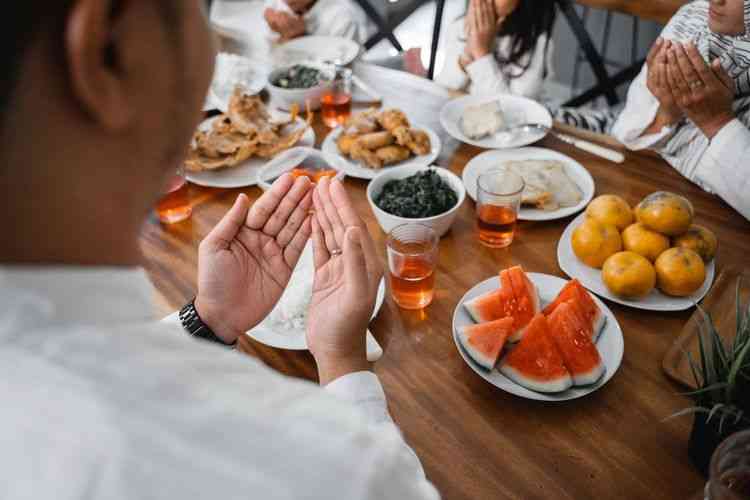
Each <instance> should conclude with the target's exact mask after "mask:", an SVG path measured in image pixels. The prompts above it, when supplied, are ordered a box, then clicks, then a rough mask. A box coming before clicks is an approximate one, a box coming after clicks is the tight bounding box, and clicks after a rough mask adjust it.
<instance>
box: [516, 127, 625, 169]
mask: <svg viewBox="0 0 750 500" xmlns="http://www.w3.org/2000/svg"><path fill="white" fill-rule="evenodd" d="M502 132H509V133H513V132H523V133H525V134H534V133H538V132H542V133H544V134H545V135H546V134H552V135H554V136H555V137H557V138H558V139H560V140H561V141H563V142H565V143H567V144H570V145H572V146H575V147H577V148H578V149H582V150H584V151H588V152H589V153H591V154H593V155H596V156H600V157H602V158H604V159H606V160H609V161H612V162H615V163H622V162H624V161H625V155H623V154H622V153H620V152H619V151H615V150H614V149H609V148H605V147H604V146H600V145H598V144H594V143H593V142H589V141H584V140H583V139H577V138H575V137H573V136H570V135H567V134H561V133H560V132H557V131H555V130H552V129H551V128H550V127H548V126H546V125H543V124H541V123H523V124H521V125H516V126H513V127H509V128H506V129H503V130H502Z"/></svg>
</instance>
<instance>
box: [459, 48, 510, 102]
mask: <svg viewBox="0 0 750 500" xmlns="http://www.w3.org/2000/svg"><path fill="white" fill-rule="evenodd" d="M466 73H467V74H468V75H469V79H470V80H471V84H470V86H469V89H470V90H469V91H470V92H471V93H472V94H480V95H498V94H507V93H509V92H510V87H508V81H507V79H506V78H505V75H503V72H502V71H501V70H500V65H499V64H498V63H497V59H495V54H494V52H491V53H489V54H487V55H486V56H484V57H480V58H479V59H477V60H476V61H474V62H472V63H471V64H469V65H468V66H466Z"/></svg>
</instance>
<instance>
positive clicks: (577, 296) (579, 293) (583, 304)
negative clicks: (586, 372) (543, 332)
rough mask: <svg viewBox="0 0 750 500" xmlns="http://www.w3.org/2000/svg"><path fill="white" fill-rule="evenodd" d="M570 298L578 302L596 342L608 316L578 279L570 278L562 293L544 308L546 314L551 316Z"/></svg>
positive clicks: (578, 306)
mask: <svg viewBox="0 0 750 500" xmlns="http://www.w3.org/2000/svg"><path fill="white" fill-rule="evenodd" d="M569 300H573V301H574V302H575V303H576V306H577V308H578V310H579V311H580V313H581V314H582V315H583V317H584V318H585V319H586V322H587V323H588V325H589V331H590V332H591V339H592V340H593V341H594V342H596V341H597V339H598V338H599V335H600V334H601V332H602V330H603V329H604V325H605V324H606V322H607V317H606V316H605V315H604V313H603V312H602V310H601V309H600V308H599V306H598V305H596V302H594V299H593V298H592V297H591V294H590V293H589V291H588V290H586V288H584V286H583V285H581V282H580V281H578V280H577V279H574V280H570V281H568V282H567V283H566V284H565V286H564V287H563V289H562V290H560V293H558V294H557V297H556V298H555V300H554V301H552V303H550V304H549V305H548V306H547V307H545V308H544V311H543V312H544V315H545V316H549V315H550V314H552V312H553V311H554V310H555V309H556V308H557V307H558V306H559V305H560V304H562V303H564V302H567V301H569Z"/></svg>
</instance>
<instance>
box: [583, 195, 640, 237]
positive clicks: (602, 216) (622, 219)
mask: <svg viewBox="0 0 750 500" xmlns="http://www.w3.org/2000/svg"><path fill="white" fill-rule="evenodd" d="M586 216H587V217H588V218H590V219H594V220H597V221H599V222H601V223H602V224H611V225H613V226H615V227H616V228H617V230H618V231H622V230H623V229H625V228H626V227H628V226H629V225H630V224H631V223H632V222H633V210H632V209H631V208H630V205H628V202H627V201H625V200H623V199H622V198H620V197H619V196H617V195H614V194H603V195H601V196H597V197H596V198H594V199H593V200H591V203H589V206H588V207H586Z"/></svg>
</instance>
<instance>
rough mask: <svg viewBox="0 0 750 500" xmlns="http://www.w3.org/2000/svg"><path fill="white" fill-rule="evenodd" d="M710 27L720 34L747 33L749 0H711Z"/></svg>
mask: <svg viewBox="0 0 750 500" xmlns="http://www.w3.org/2000/svg"><path fill="white" fill-rule="evenodd" d="M709 4H710V9H709V17H708V27H709V28H710V29H711V31H713V32H714V33H716V34H718V35H727V36H738V35H744V34H746V33H745V31H746V28H745V26H746V23H750V19H745V4H748V10H750V2H749V1H748V0H710V2H709Z"/></svg>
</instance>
